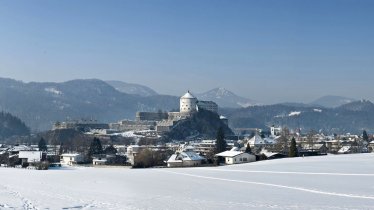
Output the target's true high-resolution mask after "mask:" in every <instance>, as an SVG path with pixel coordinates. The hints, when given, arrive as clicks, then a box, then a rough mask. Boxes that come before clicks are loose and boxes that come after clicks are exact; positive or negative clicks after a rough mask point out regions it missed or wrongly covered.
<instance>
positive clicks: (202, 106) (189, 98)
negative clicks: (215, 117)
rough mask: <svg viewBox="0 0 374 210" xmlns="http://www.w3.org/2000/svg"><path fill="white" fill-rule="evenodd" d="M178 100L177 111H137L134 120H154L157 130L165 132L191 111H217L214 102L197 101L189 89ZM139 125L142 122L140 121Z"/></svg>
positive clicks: (123, 127)
mask: <svg viewBox="0 0 374 210" xmlns="http://www.w3.org/2000/svg"><path fill="white" fill-rule="evenodd" d="M179 102H180V103H179V112H167V113H164V112H137V113H136V121H137V122H142V121H146V122H148V123H150V122H154V123H155V124H156V130H157V131H158V132H166V131H169V130H170V129H171V128H172V127H173V126H175V124H176V123H177V122H178V121H180V120H184V119H187V118H189V117H191V115H192V114H193V113H196V112H198V111H199V110H208V111H211V112H215V113H217V112H218V106H217V104H216V103H214V102H213V101H198V99H197V98H196V97H195V96H194V95H192V93H191V92H190V91H187V93H186V94H184V95H183V96H182V97H180V99H179ZM126 125H127V124H126ZM126 125H123V124H122V127H121V128H122V129H125V127H126ZM139 125H143V124H142V123H140V124H139ZM140 127H141V126H139V128H140ZM132 128H133V126H132Z"/></svg>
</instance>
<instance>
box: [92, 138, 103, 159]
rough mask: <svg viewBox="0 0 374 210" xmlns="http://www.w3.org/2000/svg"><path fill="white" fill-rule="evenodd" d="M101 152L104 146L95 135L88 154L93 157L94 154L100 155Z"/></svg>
mask: <svg viewBox="0 0 374 210" xmlns="http://www.w3.org/2000/svg"><path fill="white" fill-rule="evenodd" d="M99 154H103V147H102V146H101V141H100V139H98V138H96V137H95V138H94V139H93V140H92V142H91V145H90V149H89V151H88V155H89V156H90V157H92V155H99Z"/></svg>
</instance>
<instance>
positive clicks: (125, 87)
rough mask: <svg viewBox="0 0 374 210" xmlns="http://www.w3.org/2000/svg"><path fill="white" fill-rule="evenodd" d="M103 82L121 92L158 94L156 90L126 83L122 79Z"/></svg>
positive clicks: (140, 94) (141, 94) (146, 94)
mask: <svg viewBox="0 0 374 210" xmlns="http://www.w3.org/2000/svg"><path fill="white" fill-rule="evenodd" d="M105 82H106V83H108V84H109V85H111V86H112V87H114V88H115V89H116V90H118V91H119V92H122V93H127V94H134V95H139V96H155V95H158V93H157V92H156V91H154V90H152V89H151V88H149V87H147V86H144V85H139V84H132V83H126V82H122V81H105Z"/></svg>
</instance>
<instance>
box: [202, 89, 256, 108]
mask: <svg viewBox="0 0 374 210" xmlns="http://www.w3.org/2000/svg"><path fill="white" fill-rule="evenodd" d="M196 96H197V98H198V99H199V100H204V101H214V102H216V103H217V104H218V106H220V107H231V108H240V107H248V106H253V105H255V104H257V103H256V102H255V101H253V100H251V99H248V98H244V97H240V96H237V95H236V94H234V93H233V92H231V91H229V90H226V89H225V88H215V89H212V90H209V91H207V92H205V93H201V94H197V95H196Z"/></svg>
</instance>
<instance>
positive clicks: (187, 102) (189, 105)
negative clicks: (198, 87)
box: [179, 91, 197, 113]
mask: <svg viewBox="0 0 374 210" xmlns="http://www.w3.org/2000/svg"><path fill="white" fill-rule="evenodd" d="M196 106H197V98H196V97H195V96H193V95H192V94H191V93H190V91H188V92H187V93H186V94H184V95H183V96H182V97H181V98H180V108H179V112H181V113H186V112H196V111H197V108H196Z"/></svg>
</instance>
